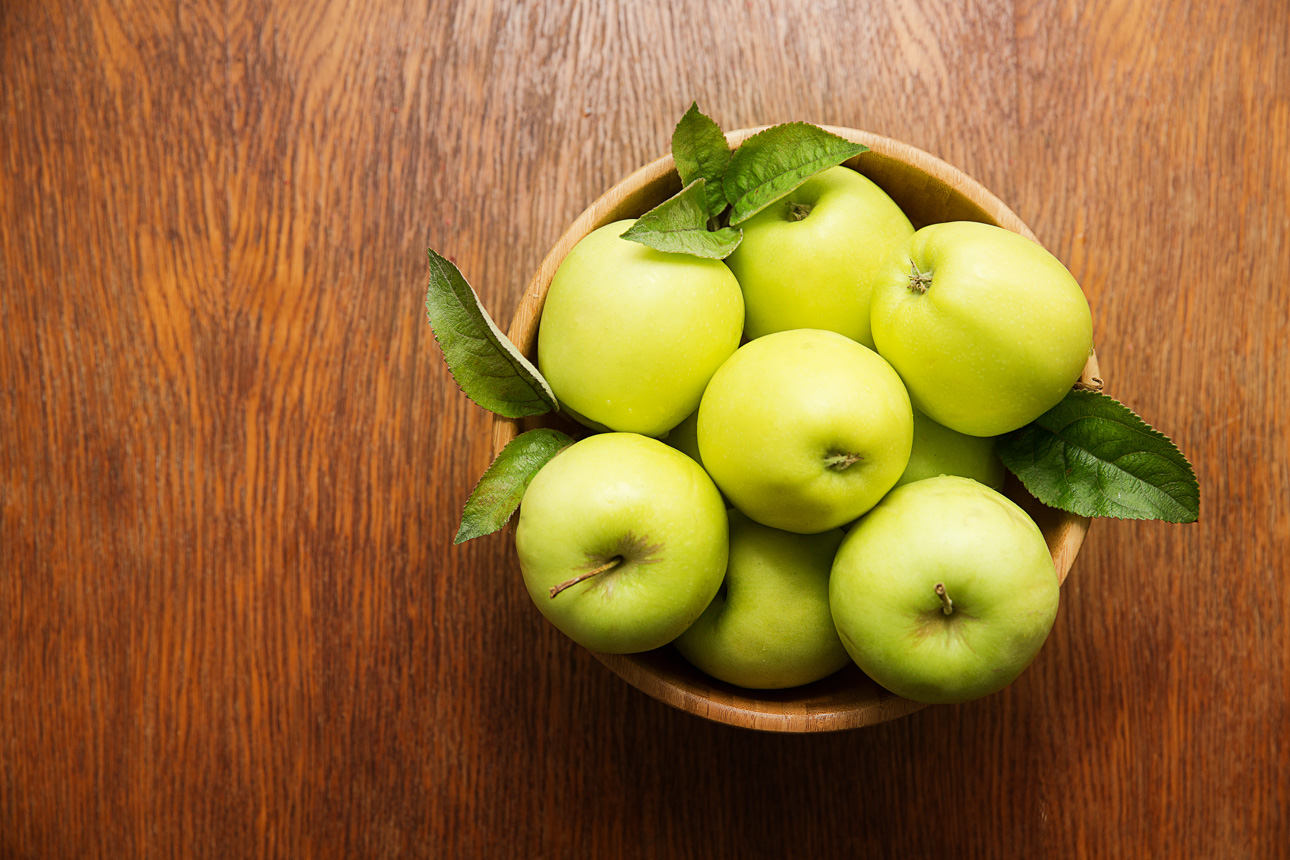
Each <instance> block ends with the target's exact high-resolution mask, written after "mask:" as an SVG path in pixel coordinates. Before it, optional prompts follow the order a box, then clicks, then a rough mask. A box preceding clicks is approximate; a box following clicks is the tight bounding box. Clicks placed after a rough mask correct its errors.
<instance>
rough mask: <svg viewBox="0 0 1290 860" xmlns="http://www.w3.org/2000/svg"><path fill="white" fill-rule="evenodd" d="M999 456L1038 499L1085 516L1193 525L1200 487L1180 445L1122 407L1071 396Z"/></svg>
mask: <svg viewBox="0 0 1290 860" xmlns="http://www.w3.org/2000/svg"><path fill="white" fill-rule="evenodd" d="M997 449H998V452H999V457H1000V458H1001V459H1002V460H1003V462H1004V465H1006V466H1007V467H1008V469H1009V470H1011V471H1012V473H1013V474H1014V475H1016V476H1017V477H1018V478H1019V479H1021V483H1022V484H1024V485H1025V487H1026V489H1027V490H1029V491H1030V492H1031V494H1032V495H1034V497H1035V498H1037V499H1039V501H1041V502H1043V503H1044V504H1046V505H1049V506H1051V507H1054V508H1060V509H1061V510H1064V511H1069V512H1071V513H1074V514H1079V515H1080V516H1083V517H1115V518H1117V519H1140V520H1165V521H1166V522H1171V523H1191V522H1195V521H1196V520H1197V519H1198V518H1199V516H1200V485H1199V484H1198V483H1197V482H1196V473H1195V472H1194V471H1193V470H1192V467H1191V464H1190V463H1189V462H1187V458H1186V457H1185V456H1183V453H1182V452H1181V451H1179V450H1178V447H1177V446H1176V445H1174V443H1173V442H1171V441H1170V440H1169V437H1167V436H1165V435H1164V434H1163V433H1161V432H1160V431H1158V430H1156V429H1154V428H1153V427H1151V426H1150V425H1149V424H1147V423H1146V422H1145V421H1143V420H1142V419H1141V418H1139V417H1138V416H1137V415H1136V414H1134V412H1133V410H1131V409H1129V408H1128V407H1127V406H1125V405H1124V404H1122V403H1120V402H1119V401H1117V400H1115V399H1114V398H1111V397H1108V396H1106V395H1105V394H1100V393H1098V392H1095V391H1078V390H1076V391H1071V392H1070V393H1068V394H1067V395H1066V397H1065V399H1063V400H1062V402H1061V403H1058V404H1057V405H1056V406H1054V407H1053V408H1052V409H1050V410H1048V411H1047V412H1045V413H1044V414H1043V415H1041V416H1039V417H1038V418H1037V419H1035V420H1034V421H1033V422H1032V423H1030V424H1027V425H1026V426H1025V427H1022V428H1021V429H1020V430H1015V431H1013V432H1012V433H1009V434H1006V435H1004V436H1001V437H999V439H998V442H997Z"/></svg>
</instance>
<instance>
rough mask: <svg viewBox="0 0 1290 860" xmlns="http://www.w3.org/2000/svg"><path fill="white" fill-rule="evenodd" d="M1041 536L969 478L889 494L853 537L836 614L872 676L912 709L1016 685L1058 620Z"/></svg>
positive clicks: (838, 571)
mask: <svg viewBox="0 0 1290 860" xmlns="http://www.w3.org/2000/svg"><path fill="white" fill-rule="evenodd" d="M1057 586H1058V584H1057V571H1056V569H1055V568H1054V567H1053V560H1052V557H1051V556H1050V555H1049V554H1048V546H1047V545H1046V544H1045V542H1044V536H1043V534H1042V533H1041V532H1040V531H1039V527H1038V526H1036V525H1035V523H1034V522H1033V521H1032V520H1031V519H1030V517H1028V516H1027V515H1026V513H1025V512H1024V511H1023V510H1022V509H1021V508H1019V507H1017V505H1016V504H1014V503H1013V502H1012V501H1011V500H1009V499H1008V498H1007V497H1006V496H1003V495H1001V494H999V493H997V492H995V491H994V490H992V489H990V488H989V487H986V486H984V485H983V484H980V483H978V482H976V481H973V480H971V479H968V478H959V477H949V476H947V477H941V478H928V479H927V480H925V481H918V482H916V483H913V484H906V485H905V486H903V487H897V488H896V489H895V490H892V491H891V493H889V494H888V495H887V497H886V498H885V499H883V500H882V501H881V502H880V503H879V504H878V505H877V506H876V507H874V509H873V510H871V511H870V512H869V513H868V514H866V515H865V517H864V518H863V519H861V520H860V521H859V522H858V523H856V524H855V526H854V527H853V528H852V529H851V531H850V532H848V533H847V537H846V539H845V540H844V541H843V542H842V546H841V548H839V550H838V554H837V558H836V559H835V560H834V562H833V573H832V576H831V578H830V581H829V602H830V606H831V607H832V610H833V622H834V624H835V625H837V630H838V633H839V634H840V635H841V637H842V643H843V645H845V646H846V649H847V652H848V653H849V654H850V655H851V658H852V659H853V660H855V662H856V664H857V665H859V667H860V668H861V669H863V670H864V672H865V674H867V675H868V676H869V677H871V678H873V679H874V680H875V681H877V682H878V683H879V684H881V685H882V686H884V687H886V688H887V689H889V690H891V691H892V692H893V693H896V694H897V695H900V696H904V697H905V698H907V699H913V700H914V701H917V702H929V703H948V702H965V701H967V700H969V699H975V698H979V697H981V696H986V695H989V694H990V693H994V692H997V691H999V690H1001V689H1003V688H1004V687H1006V686H1007V685H1008V684H1011V683H1012V682H1013V681H1014V680H1015V679H1016V677H1017V676H1018V675H1020V674H1021V672H1022V670H1024V669H1025V668H1026V667H1027V666H1028V665H1030V662H1031V661H1032V660H1033V659H1034V657H1035V655H1036V654H1037V653H1038V652H1039V648H1040V646H1042V645H1043V644H1044V640H1045V639H1046V638H1047V636H1048V631H1049V630H1050V629H1051V628H1052V626H1053V620H1054V619H1055V618H1056V616H1057V600H1058V587H1057Z"/></svg>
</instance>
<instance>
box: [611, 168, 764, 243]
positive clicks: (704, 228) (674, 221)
mask: <svg viewBox="0 0 1290 860" xmlns="http://www.w3.org/2000/svg"><path fill="white" fill-rule="evenodd" d="M705 184H706V183H705V182H704V180H702V179H696V180H694V181H693V182H691V183H690V184H689V185H687V186H685V187H684V188H682V189H681V190H680V191H679V192H677V194H676V195H675V196H674V197H670V198H668V199H667V200H664V201H663V202H662V203H660V204H659V205H657V206H655V207H654V208H653V209H651V210H650V211H648V212H646V213H645V214H644V215H642V216H641V217H640V218H638V219H636V223H635V224H633V225H632V226H631V227H629V228H628V229H627V231H626V232H625V233H623V238H624V239H628V240H630V241H632V242H640V243H641V244H642V245H648V246H649V247H651V248H654V249H655V250H658V251H668V252H669V253H673V254H693V255H694V256H696V257H708V258H710V259H713V260H724V259H725V258H726V257H728V256H730V253H731V252H732V251H734V249H735V248H737V247H738V246H739V242H740V240H741V239H743V231H742V230H736V229H734V228H732V227H722V228H721V229H720V230H711V231H710V230H708V213H707V210H706V209H705V208H704V206H705V203H704V200H705V196H704V195H705V192H704V186H705Z"/></svg>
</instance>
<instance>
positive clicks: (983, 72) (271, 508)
mask: <svg viewBox="0 0 1290 860" xmlns="http://www.w3.org/2000/svg"><path fill="white" fill-rule="evenodd" d="M692 98H693V99H697V100H698V101H699V104H700V106H701V107H703V108H704V109H705V110H706V111H708V112H709V113H711V114H712V115H714V116H715V117H717V118H718V119H719V120H720V122H721V123H722V124H723V126H724V127H726V128H739V127H748V126H755V125H761V124H767V123H773V122H777V121H782V120H787V119H808V120H813V121H816V122H823V123H830V124H834V125H842V126H849V127H854V128H861V129H866V130H869V131H873V132H876V133H879V134H883V135H886V136H889V137H892V138H896V139H900V140H904V141H907V142H909V143H911V144H913V145H915V146H918V147H920V148H922V149H925V150H927V151H929V152H931V153H933V154H935V155H937V156H939V157H941V158H944V159H945V160H946V161H949V162H950V163H952V164H955V165H957V166H959V167H961V168H962V169H963V170H964V171H965V172H966V173H968V174H969V175H971V176H973V177H975V178H976V179H978V180H979V181H980V182H981V183H982V184H983V185H985V186H986V187H988V188H990V189H991V190H993V191H995V192H996V193H997V194H998V195H999V196H1000V197H1001V198H1002V199H1003V200H1004V201H1005V202H1006V203H1007V204H1008V205H1009V206H1011V207H1012V208H1013V209H1014V210H1015V211H1016V213H1017V214H1018V216H1019V217H1020V218H1021V219H1022V220H1023V221H1025V222H1026V223H1028V224H1029V225H1030V226H1031V227H1032V228H1033V229H1034V230H1035V232H1036V233H1037V234H1038V236H1039V238H1040V239H1041V240H1042V241H1043V242H1044V244H1045V245H1047V246H1048V247H1049V248H1051V249H1053V250H1054V252H1055V253H1056V254H1057V255H1058V256H1059V257H1060V258H1061V259H1063V260H1064V261H1065V262H1066V263H1067V264H1068V265H1069V266H1070V268H1071V269H1072V271H1073V272H1074V273H1075V275H1076V276H1077V277H1078V278H1079V279H1080V280H1081V283H1082V284H1083V285H1084V287H1085V290H1086V292H1087V293H1088V295H1089V298H1090V301H1091V304H1092V306H1093V311H1094V333H1095V337H1096V341H1097V347H1098V353H1099V356H1100V358H1101V361H1102V366H1103V368H1104V369H1105V371H1106V377H1107V379H1108V380H1110V386H1111V387H1110V393H1112V394H1114V395H1115V396H1117V397H1119V398H1120V399H1122V400H1124V401H1126V402H1128V403H1130V404H1131V405H1132V406H1134V408H1135V409H1137V411H1139V412H1140V413H1141V414H1142V415H1143V416H1144V417H1146V418H1147V420H1149V421H1151V422H1152V423H1153V424H1155V425H1156V426H1158V427H1161V428H1163V429H1165V430H1167V431H1168V432H1170V433H1171V435H1172V436H1173V437H1174V438H1175V439H1176V440H1177V441H1178V442H1179V444H1180V445H1181V446H1182V447H1183V449H1184V450H1185V451H1186V452H1187V453H1188V454H1189V455H1190V456H1191V459H1192V460H1193V462H1194V463H1195V464H1196V468H1197V472H1198V475H1199V477H1200V481H1201V487H1202V494H1203V503H1202V520H1201V522H1200V523H1199V524H1197V525H1195V526H1189V527H1176V526H1166V525H1163V524H1153V523H1122V522H1114V521H1106V522H1100V523H1098V524H1096V526H1095V527H1094V528H1093V529H1092V531H1091V532H1090V538H1089V540H1088V541H1087V542H1086V543H1085V545H1084V548H1083V549H1082V550H1081V553H1080V556H1079V560H1078V563H1077V565H1076V570H1075V571H1074V573H1073V575H1072V577H1071V579H1070V581H1069V583H1068V584H1067V586H1066V587H1064V588H1063V607H1062V609H1061V612H1060V614H1059V617H1058V621H1057V625H1056V628H1055V629H1054V633H1053V636H1052V638H1051V639H1050V641H1049V643H1048V644H1047V645H1046V647H1045V649H1044V651H1043V654H1042V655H1041V658H1040V659H1039V661H1038V662H1036V663H1035V665H1034V666H1032V668H1031V669H1030V670H1029V671H1028V672H1027V673H1026V674H1025V675H1024V676H1023V677H1022V678H1021V679H1020V680H1019V681H1018V682H1017V683H1016V684H1014V685H1013V686H1012V687H1010V688H1009V689H1008V690H1006V691H1004V692H1002V693H1000V694H998V695H996V696H993V697H990V698H988V699H986V700H983V701H980V702H976V703H971V704H967V705H962V706H954V707H943V708H929V709H927V710H924V711H920V712H919V713H916V714H914V715H911V716H909V717H906V718H904V719H901V720H897V721H894V722H891V723H888V724H885V725H882V726H877V727H874V728H870V729H864V730H859V731H854V732H844V733H840V734H834V735H827V736H817V737H781V736H773V735H763V734H758V733H753V732H746V731H742V730H738V729H734V728H730V727H725V726H719V725H716V724H713V723H711V722H708V721H704V720H700V719H697V718H695V717H693V716H690V715H688V714H683V713H680V712H678V711H675V710H673V709H670V708H667V707H665V706H663V705H661V704H658V703H656V702H654V701H653V700H652V699H650V698H648V697H647V696H645V695H643V694H642V693H640V692H639V691H637V690H634V689H632V688H631V687H629V686H628V685H627V684H625V683H623V682H622V681H621V680H619V679H618V678H616V677H615V676H613V675H612V674H611V673H610V672H608V671H607V670H606V669H605V668H604V667H602V666H601V665H600V664H599V663H597V662H596V661H595V659H594V658H593V657H591V656H590V655H589V654H587V653H586V652H585V651H582V650H581V649H579V648H577V647H576V646H574V645H572V644H571V643H569V642H567V641H566V640H564V639H562V638H561V637H560V636H559V635H558V634H557V633H556V632H555V631H554V630H553V629H551V628H550V627H549V625H546V624H545V622H543V621H542V619H541V618H540V616H538V614H537V613H536V611H534V610H533V609H532V607H531V606H530V605H529V604H528V598H527V596H526V595H525V594H524V593H523V590H522V589H521V588H519V587H518V585H517V583H516V582H515V580H514V578H513V576H512V575H510V574H509V572H510V571H513V570H514V565H515V560H514V554H513V550H512V548H511V547H510V546H509V545H507V543H506V542H505V540H504V539H502V538H501V537H498V538H494V539H484V540H479V541H474V542H472V543H470V544H467V545H464V546H462V547H457V548H454V547H453V546H452V535H453V533H454V531H455V527H456V523H457V516H458V514H459V511H460V507H461V505H462V503H463V502H464V501H465V498H466V495H467V493H468V492H469V489H470V487H471V485H472V483H473V481H474V480H475V479H476V478H477V476H478V475H479V474H480V473H481V472H482V471H483V469H484V467H485V466H486V465H487V462H488V457H489V452H490V448H491V446H490V423H489V416H488V415H487V414H486V413H484V412H483V411H482V410H480V409H478V408H476V407H474V406H472V405H471V404H469V403H468V402H467V401H466V400H465V399H464V398H463V397H462V396H461V395H460V394H459V393H458V392H457V390H456V389H455V387H454V386H453V384H452V381H451V379H450V378H449V376H448V374H447V372H446V370H445V368H444V367H443V363H442V361H441V360H440V357H439V355H438V353H437V350H436V348H435V346H434V343H433V340H432V337H431V335H430V332H429V329H428V327H427V326H426V324H425V321H424V317H423V314H422V312H421V309H420V301H421V296H420V292H421V289H422V286H423V285H422V280H423V271H424V253H425V247H426V246H427V245H429V246H432V247H434V248H436V249H438V250H440V251H442V252H444V253H445V254H448V255H451V256H452V257H453V258H454V259H455V260H456V262H457V263H458V264H459V265H460V266H461V268H462V269H463V271H464V272H465V274H466V275H467V277H468V278H469V279H470V280H471V282H472V283H473V284H475V286H476V287H477V289H478V290H479V292H480V295H481V297H482V299H483V301H484V303H485V305H486V306H488V307H489V308H490V309H492V310H493V311H494V315H495V316H496V317H498V318H499V319H503V320H505V319H509V318H510V315H511V313H512V312H513V310H514V308H515V307H516V305H517V304H518V302H519V299H520V296H521V293H522V291H523V288H524V284H525V283H526V282H527V281H528V279H529V277H530V276H531V275H532V273H533V272H534V271H535V270H536V269H537V267H538V265H539V263H540V261H541V257H542V255H543V253H544V252H545V251H546V249H548V248H549V247H551V245H552V244H553V243H554V242H555V240H556V239H557V238H558V237H559V235H560V234H561V232H562V231H563V229H564V228H565V226H567V224H568V223H569V222H570V221H571V220H572V219H573V217H574V216H575V215H576V214H577V213H578V212H580V211H582V209H583V208H585V207H586V205H587V204H588V203H589V202H590V201H591V200H593V199H595V197H596V196H597V195H599V194H600V193H601V192H603V191H604V190H605V189H606V188H608V187H609V186H610V185H611V184H612V183H613V182H614V181H615V180H616V179H617V178H618V177H621V176H623V175H624V174H626V173H627V172H628V171H629V170H631V169H633V168H634V167H636V166H638V165H641V164H644V163H646V162H647V161H649V160H650V159H652V158H654V157H656V156H658V155H660V154H661V153H662V152H664V151H665V150H666V147H667V142H668V138H669V135H670V132H671V127H672V124H673V123H674V122H675V121H676V118H677V117H679V116H680V114H681V113H682V112H683V111H684V109H685V107H686V106H688V104H689V102H690V100H691V99H692ZM0 167H2V168H3V169H0V214H2V215H3V222H0V319H3V325H4V333H3V338H2V339H0V439H2V440H3V442H0V857H6V858H8V857H14V858H62V857H68V858H81V857H113V858H115V857H179V856H191V857H239V858H242V857H246V858H253V857H292V858H311V857H332V856H336V857H342V856H343V857H354V856H357V857H394V856H409V857H418V856H419V857H454V856H460V857H504V856H514V857H526V858H527V857H568V856H607V857H617V856H642V857H669V858H672V857H699V856H767V857H779V856H785V855H787V854H789V853H790V852H792V853H793V854H796V855H804V856H820V857H826V856H855V855H857V854H862V853H871V854H876V855H878V856H913V857H923V856H945V855H948V856H965V857H977V856H979V857H993V856H1001V855H1002V856H1013V855H1019V856H1039V857H1043V856H1050V855H1059V854H1060V855H1063V856H1066V855H1075V856H1092V857H1114V856H1125V857H1153V856H1158V857H1170V858H1172V857H1238V858H1239V857H1252V858H1262V857H1269V858H1272V857H1283V856H1286V855H1287V854H1290V815H1287V810H1290V776H1287V774H1290V752H1288V751H1290V707H1288V704H1287V703H1288V699H1287V692H1288V691H1287V681H1288V679H1290V622H1288V621H1287V618H1290V586H1287V584H1286V577H1285V575H1284V574H1285V572H1286V562H1285V559H1286V558H1287V557H1288V556H1290V505H1288V504H1287V500H1290V406H1287V399H1286V392H1287V391H1290V362H1287V361H1286V358H1285V355H1284V344H1285V343H1287V342H1288V341H1290V292H1287V291H1286V290H1285V289H1284V285H1283V282H1284V280H1285V272H1286V271H1290V226H1288V224H1287V215H1286V213H1287V212H1290V7H1287V6H1286V4H1284V3H1282V2H1280V0H1253V2H1246V3H1237V2H1234V0H1218V2H1212V3H1198V2H1188V0H1166V2H1163V3H1156V4H1147V3H1134V2H1127V0H1105V2H1094V0H1012V2H991V0H968V2H965V3H961V4H941V3H933V2H927V0H862V2H859V3H854V4H842V3H819V4H796V3H768V2H757V3H747V2H734V0H717V2H711V3H701V2H697V0H696V2H671V3H629V2H606V3H577V2H572V0H551V2H547V3H541V4H537V3H532V4H501V3H488V2H438V0H431V2H430V3H414V2H411V0H368V2H362V3H359V2H356V0H318V2H313V3H270V2H254V0H220V1H219V2H215V0H194V2H185V3H180V4H176V3H172V2H160V0H120V2H115V3H109V2H106V0H88V2H71V0H49V2H44V3H38V2H35V0H8V2H6V3H3V4H0Z"/></svg>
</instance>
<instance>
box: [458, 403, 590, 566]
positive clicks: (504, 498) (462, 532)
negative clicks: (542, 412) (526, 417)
mask: <svg viewBox="0 0 1290 860" xmlns="http://www.w3.org/2000/svg"><path fill="white" fill-rule="evenodd" d="M572 444H573V439H571V438H570V437H568V436H566V435H565V434H563V433H561V432H560V431H559V430H551V429H549V428H547V427H540V428H538V429H536V430H529V431H526V432H524V433H521V434H520V435H518V436H516V437H515V438H514V439H512V440H511V441H510V442H509V443H507V445H506V447H505V448H503V449H502V453H500V454H498V455H497V459H495V460H493V463H492V465H491V466H489V467H488V469H487V471H485V472H484V476H483V477H482V478H480V479H479V483H478V484H476V485H475V489H474V490H473V491H472V492H471V494H470V498H469V499H467V500H466V507H465V509H464V510H463V511H462V512H461V528H460V529H458V530H457V537H456V538H454V539H453V543H455V544H457V543H464V542H465V541H468V540H471V539H472V538H477V537H482V536H483V535H488V534H492V533H493V532H495V531H497V530H498V529H500V528H501V527H502V526H504V525H506V522H507V520H509V519H510V518H511V514H513V513H515V509H516V508H517V507H518V506H519V504H520V500H521V499H523V498H524V491H525V490H527V489H528V486H529V482H530V481H532V480H533V476H534V475H536V474H537V473H538V470H539V469H541V468H542V467H543V466H545V465H546V464H547V462H548V461H550V459H551V458H552V457H554V456H555V455H556V454H559V453H560V452H561V451H563V450H564V449H565V448H567V447H569V446H570V445H572Z"/></svg>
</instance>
